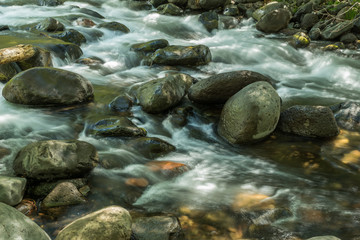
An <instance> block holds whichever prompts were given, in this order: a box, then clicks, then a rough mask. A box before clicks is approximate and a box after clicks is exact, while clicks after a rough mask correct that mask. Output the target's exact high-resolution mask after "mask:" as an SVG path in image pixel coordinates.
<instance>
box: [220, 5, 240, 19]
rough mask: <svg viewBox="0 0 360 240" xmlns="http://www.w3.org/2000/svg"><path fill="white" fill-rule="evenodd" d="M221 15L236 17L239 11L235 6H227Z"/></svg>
mask: <svg viewBox="0 0 360 240" xmlns="http://www.w3.org/2000/svg"><path fill="white" fill-rule="evenodd" d="M223 14H224V15H225V16H238V15H239V14H240V11H239V9H238V7H237V6H236V5H235V4H229V5H226V6H225V7H224V11H223Z"/></svg>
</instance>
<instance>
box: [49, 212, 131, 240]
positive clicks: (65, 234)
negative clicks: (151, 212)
mask: <svg viewBox="0 0 360 240" xmlns="http://www.w3.org/2000/svg"><path fill="white" fill-rule="evenodd" d="M131 224H132V220H131V216H130V214H129V212H128V211H127V210H126V209H124V208H122V207H119V206H110V207H107V208H103V209H101V210H98V211H96V212H93V213H90V214H88V215H86V216H84V217H81V218H79V219H77V220H75V221H74V222H72V223H70V224H69V225H67V226H66V227H65V228H64V229H63V230H61V231H60V232H59V234H58V235H57V237H56V238H55V240H68V239H81V240H93V239H106V240H130V236H131Z"/></svg>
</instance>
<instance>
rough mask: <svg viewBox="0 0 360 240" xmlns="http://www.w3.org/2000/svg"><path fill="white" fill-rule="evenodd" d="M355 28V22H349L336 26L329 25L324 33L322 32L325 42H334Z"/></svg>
mask: <svg viewBox="0 0 360 240" xmlns="http://www.w3.org/2000/svg"><path fill="white" fill-rule="evenodd" d="M353 26H354V21H352V20H348V21H343V22H339V23H337V24H335V25H328V26H327V27H326V28H325V29H324V31H323V32H322V34H321V36H322V37H323V38H324V39H325V40H333V39H335V38H337V37H340V36H341V35H343V34H344V33H346V32H348V31H350V29H352V28H353Z"/></svg>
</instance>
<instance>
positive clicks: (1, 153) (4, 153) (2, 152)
mask: <svg viewBox="0 0 360 240" xmlns="http://www.w3.org/2000/svg"><path fill="white" fill-rule="evenodd" d="M10 154H11V150H10V149H7V148H3V147H1V146H0V160H1V159H3V158H4V157H6V156H8V155H10Z"/></svg>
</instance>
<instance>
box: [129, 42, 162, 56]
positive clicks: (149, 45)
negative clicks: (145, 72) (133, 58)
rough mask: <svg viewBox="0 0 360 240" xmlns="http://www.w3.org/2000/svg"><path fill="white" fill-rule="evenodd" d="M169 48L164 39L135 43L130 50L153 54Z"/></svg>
mask: <svg viewBox="0 0 360 240" xmlns="http://www.w3.org/2000/svg"><path fill="white" fill-rule="evenodd" d="M167 46H169V42H168V41H167V40H165V39H155V40H151V41H148V42H144V43H136V44H133V45H131V48H130V49H131V50H132V51H135V52H141V53H144V54H147V53H153V52H155V51H156V50H158V49H161V48H165V47H167Z"/></svg>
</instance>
